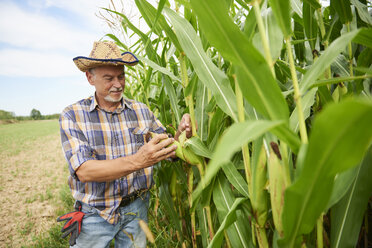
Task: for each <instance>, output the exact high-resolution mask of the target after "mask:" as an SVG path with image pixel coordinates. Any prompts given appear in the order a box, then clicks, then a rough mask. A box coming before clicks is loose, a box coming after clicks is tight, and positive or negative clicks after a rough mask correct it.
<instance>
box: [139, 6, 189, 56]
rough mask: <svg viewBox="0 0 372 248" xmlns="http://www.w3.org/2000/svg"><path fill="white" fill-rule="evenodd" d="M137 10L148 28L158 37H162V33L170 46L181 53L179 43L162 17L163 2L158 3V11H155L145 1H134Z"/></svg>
mask: <svg viewBox="0 0 372 248" xmlns="http://www.w3.org/2000/svg"><path fill="white" fill-rule="evenodd" d="M136 5H137V7H138V10H139V11H140V12H141V14H142V17H143V18H144V19H145V21H146V22H147V24H148V25H149V27H151V28H153V27H154V28H153V29H154V31H155V32H156V34H157V35H158V36H162V31H164V32H165V33H166V35H167V37H168V38H169V39H170V40H171V41H172V44H173V45H174V46H175V47H176V48H177V49H178V50H179V51H182V49H181V46H180V43H179V42H178V40H177V37H176V35H175V34H174V32H173V30H172V29H171V28H170V27H169V25H168V23H167V22H166V20H165V18H164V16H163V15H162V14H161V12H160V11H161V9H162V8H164V2H163V3H159V8H160V9H159V10H156V9H155V8H154V7H153V6H152V5H151V4H150V3H148V2H147V1H146V0H136Z"/></svg>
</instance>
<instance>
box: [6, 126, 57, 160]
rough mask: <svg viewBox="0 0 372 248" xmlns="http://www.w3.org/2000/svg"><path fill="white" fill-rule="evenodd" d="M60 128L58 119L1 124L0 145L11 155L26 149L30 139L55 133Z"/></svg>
mask: <svg viewBox="0 0 372 248" xmlns="http://www.w3.org/2000/svg"><path fill="white" fill-rule="evenodd" d="M58 130H59V125H58V121H57V120H42V121H24V122H19V123H14V124H3V125H0V147H1V148H2V151H0V153H3V152H6V154H8V155H10V156H15V155H17V154H19V153H20V152H21V151H22V150H24V149H25V148H26V147H27V145H28V143H29V142H30V141H34V140H36V139H38V138H40V137H44V136H48V135H51V134H55V133H56V132H58Z"/></svg>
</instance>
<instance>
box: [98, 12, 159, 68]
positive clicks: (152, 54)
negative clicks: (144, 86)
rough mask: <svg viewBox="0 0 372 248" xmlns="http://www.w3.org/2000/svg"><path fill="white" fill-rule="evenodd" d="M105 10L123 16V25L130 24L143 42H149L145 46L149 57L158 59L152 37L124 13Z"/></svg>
mask: <svg viewBox="0 0 372 248" xmlns="http://www.w3.org/2000/svg"><path fill="white" fill-rule="evenodd" d="M104 9H105V8H104ZM105 10H107V11H109V12H112V13H114V14H116V15H118V16H120V17H122V18H123V22H122V25H128V27H129V28H130V29H131V30H132V31H133V32H134V33H136V34H137V35H138V36H139V37H140V38H141V40H142V42H143V44H147V45H146V48H145V49H146V55H147V57H149V58H152V60H158V57H159V56H158V55H157V54H156V52H155V50H154V48H153V47H152V43H151V41H150V38H149V37H148V36H147V35H146V34H145V33H143V32H142V31H141V30H139V29H138V28H137V27H136V26H135V25H133V23H132V22H131V21H130V20H129V19H128V18H127V17H126V16H125V15H124V14H122V13H120V12H117V11H114V10H110V9H105ZM138 42H139V41H138ZM149 72H150V71H149Z"/></svg>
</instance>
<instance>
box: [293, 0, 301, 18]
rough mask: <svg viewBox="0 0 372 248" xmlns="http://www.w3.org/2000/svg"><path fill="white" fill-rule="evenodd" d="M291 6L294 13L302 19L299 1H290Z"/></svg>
mask: <svg viewBox="0 0 372 248" xmlns="http://www.w3.org/2000/svg"><path fill="white" fill-rule="evenodd" d="M291 6H292V9H293V11H294V12H296V14H297V15H298V16H299V17H301V18H302V6H301V1H300V0H291Z"/></svg>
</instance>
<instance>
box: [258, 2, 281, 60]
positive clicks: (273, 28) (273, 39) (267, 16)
mask: <svg viewBox="0 0 372 248" xmlns="http://www.w3.org/2000/svg"><path fill="white" fill-rule="evenodd" d="M262 19H263V22H264V26H265V30H266V33H267V39H268V41H269V48H270V53H271V57H272V59H273V62H275V61H276V60H277V59H278V58H279V56H280V52H281V50H282V47H283V33H282V32H281V31H280V27H279V25H278V22H277V20H276V19H277V18H276V17H275V16H274V13H273V11H271V9H267V10H266V11H265V12H264V13H262ZM253 44H254V46H255V47H256V48H257V50H258V51H260V52H261V54H262V56H264V53H265V52H264V49H263V46H262V40H261V35H260V33H256V34H255V36H254V37H253Z"/></svg>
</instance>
